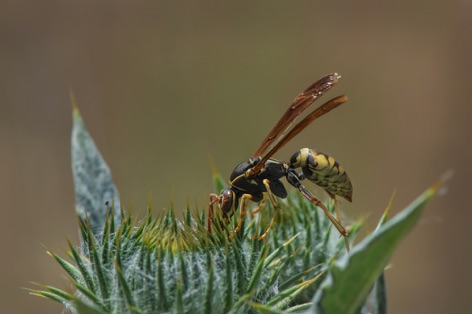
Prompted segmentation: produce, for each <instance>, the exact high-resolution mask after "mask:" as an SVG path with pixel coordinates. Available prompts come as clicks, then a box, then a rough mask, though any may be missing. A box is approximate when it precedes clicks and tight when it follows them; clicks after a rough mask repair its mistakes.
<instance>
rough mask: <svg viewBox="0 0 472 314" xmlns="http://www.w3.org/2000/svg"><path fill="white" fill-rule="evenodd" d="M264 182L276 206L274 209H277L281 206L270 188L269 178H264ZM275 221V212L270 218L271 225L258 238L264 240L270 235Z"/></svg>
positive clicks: (273, 204) (271, 200)
mask: <svg viewBox="0 0 472 314" xmlns="http://www.w3.org/2000/svg"><path fill="white" fill-rule="evenodd" d="M262 183H264V185H265V187H266V190H267V194H268V195H269V200H270V202H271V203H272V206H274V210H277V208H278V207H279V206H278V205H277V201H276V200H275V197H274V193H272V191H271V189H270V186H269V180H267V179H264V180H263V181H262ZM274 221H275V213H274V214H273V215H272V218H271V219H270V223H269V227H268V228H267V230H266V231H265V232H264V233H263V234H262V235H260V236H259V237H258V238H257V239H258V240H263V239H264V238H265V237H267V236H268V235H269V232H270V229H272V226H273V225H274Z"/></svg>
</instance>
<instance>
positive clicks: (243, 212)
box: [229, 194, 252, 239]
mask: <svg viewBox="0 0 472 314" xmlns="http://www.w3.org/2000/svg"><path fill="white" fill-rule="evenodd" d="M247 199H248V200H252V195H251V194H243V195H242V196H241V199H240V200H239V202H240V203H239V221H238V225H237V226H236V228H234V230H233V231H231V235H230V236H229V238H230V239H232V238H233V237H234V236H235V235H236V233H237V232H238V231H239V230H240V229H241V227H242V225H243V222H244V220H245V218H246V200H247Z"/></svg>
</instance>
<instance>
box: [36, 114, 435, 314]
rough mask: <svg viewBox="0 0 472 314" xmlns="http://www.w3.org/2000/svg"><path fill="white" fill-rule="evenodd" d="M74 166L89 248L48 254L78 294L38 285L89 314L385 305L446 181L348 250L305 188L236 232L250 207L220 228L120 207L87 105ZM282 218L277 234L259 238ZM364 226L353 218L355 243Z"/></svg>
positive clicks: (76, 136) (381, 308)
mask: <svg viewBox="0 0 472 314" xmlns="http://www.w3.org/2000/svg"><path fill="white" fill-rule="evenodd" d="M72 163H73V169H74V171H73V172H74V183H75V188H76V198H77V201H76V206H77V214H78V217H79V229H80V233H81V240H82V241H81V245H80V249H76V247H75V246H74V245H73V244H72V243H69V248H70V253H69V259H71V260H72V263H71V262H69V261H67V260H66V259H64V258H62V257H60V256H59V255H57V254H55V253H52V252H49V254H50V255H51V256H52V257H53V258H54V259H55V260H56V261H57V262H58V263H59V264H60V265H61V266H62V268H64V270H65V271H66V272H67V273H68V274H69V275H70V277H71V284H72V289H73V291H72V292H67V291H64V290H62V289H58V288H55V287H51V286H42V289H39V290H32V293H33V294H35V295H39V296H42V297H46V298H48V299H52V300H54V301H57V302H60V303H62V304H64V306H65V307H66V309H68V310H69V311H70V312H72V313H81V314H84V313H88V314H90V313H289V312H300V311H306V313H364V312H369V313H373V314H375V313H378V314H381V313H386V295H385V287H384V279H383V275H382V274H383V269H384V267H385V266H386V265H387V263H388V260H389V257H390V256H391V254H392V253H393V251H394V249H395V248H396V247H397V245H398V243H399V242H400V240H401V239H402V238H404V236H405V235H406V234H407V233H408V231H409V230H411V228H412V227H413V226H414V224H415V223H416V221H417V220H418V219H419V216H420V214H421V212H422V209H423V208H424V205H425V204H426V203H427V202H428V201H429V200H430V199H431V198H432V197H433V196H434V195H435V194H436V192H437V191H438V189H439V188H440V186H441V185H442V183H443V181H444V179H442V180H440V181H439V182H438V183H437V184H435V185H434V186H433V187H431V188H430V189H428V190H427V191H426V192H424V193H423V194H422V195H421V196H420V197H419V198H418V199H417V200H415V201H414V202H413V203H412V204H411V205H410V206H408V207H407V208H406V209H405V210H404V211H402V212H401V213H400V214H398V215H396V216H395V217H394V218H393V219H392V220H390V221H388V222H385V221H386V216H387V213H388V210H387V211H386V213H385V215H384V217H383V218H382V220H381V223H380V224H379V225H381V226H379V228H378V229H377V230H376V231H375V232H373V233H372V234H371V235H369V236H367V237H366V238H365V239H364V240H362V241H361V242H360V243H359V244H357V245H355V246H354V247H353V248H352V250H351V252H350V253H349V254H347V252H346V250H345V248H344V241H343V239H342V237H340V236H339V234H338V233H337V232H336V230H333V228H332V225H331V224H330V222H329V220H328V219H327V217H326V216H325V215H324V214H323V213H322V212H321V211H320V210H319V209H318V208H316V207H315V206H314V205H313V204H312V203H311V202H309V201H307V200H306V199H304V198H303V197H301V196H300V195H299V194H298V193H296V191H292V192H291V193H289V196H288V198H287V199H286V200H280V205H281V206H280V207H281V208H280V209H278V210H277V211H274V209H273V208H271V206H270V202H268V203H269V204H267V205H265V206H264V207H263V208H262V210H261V211H260V213H259V214H258V215H257V216H255V217H254V218H251V217H250V215H248V217H247V218H246V219H245V224H244V225H243V228H241V229H240V230H239V231H238V233H237V234H235V235H234V236H232V234H231V230H233V229H234V226H235V224H236V223H237V220H238V219H239V217H238V216H239V214H236V215H235V216H234V217H233V219H232V222H231V224H232V225H230V226H228V228H223V227H221V226H220V224H218V223H214V224H213V228H212V229H213V230H212V232H209V231H208V229H207V225H206V223H207V217H206V215H205V213H204V212H203V213H198V212H192V211H190V210H188V209H187V210H186V211H185V213H184V217H183V219H177V218H176V217H175V215H174V212H173V211H172V210H169V211H167V212H166V213H165V214H162V215H160V216H158V217H157V218H153V216H152V209H149V210H148V214H147V216H146V217H145V218H144V219H143V220H142V221H141V222H140V223H137V222H136V219H135V218H133V217H132V215H131V214H130V213H125V212H124V211H122V210H121V209H120V208H118V207H117V206H114V205H116V204H118V202H119V198H118V195H117V193H118V192H117V189H116V187H115V186H114V184H113V181H112V178H111V173H110V171H109V169H108V167H107V165H106V163H105V161H104V160H103V158H102V157H101V155H100V153H99V152H98V150H97V148H96V146H95V145H94V143H93V140H92V138H91V137H90V135H89V134H88V132H87V131H86V129H85V127H84V124H83V121H82V119H81V117H80V114H79V113H78V110H77V109H76V108H75V109H74V128H73V132H72ZM87 173H88V174H89V176H90V174H92V176H93V175H94V174H97V177H94V178H90V177H89V176H87V175H86V174H87ZM214 183H215V186H216V187H217V190H221V188H222V187H223V185H224V183H223V181H222V179H221V177H220V176H219V175H215V177H214ZM90 191H94V192H95V193H92V192H90ZM97 191H98V192H99V193H96V192H97ZM94 204H95V205H94ZM96 204H103V206H101V207H100V208H96V206H97V205H96ZM105 204H106V205H105ZM332 205H333V204H332V203H331V204H330V207H332ZM331 210H332V208H331ZM272 215H275V217H276V222H275V224H274V226H273V228H272V230H271V232H270V233H269V236H268V237H266V238H265V239H264V240H263V241H260V240H257V236H255V235H260V234H262V233H263V232H264V231H265V230H266V229H267V226H268V222H269V221H270V218H271V217H272ZM88 217H92V218H93V219H88ZM359 227H360V223H354V224H352V225H351V227H350V241H351V242H352V241H353V238H354V235H355V234H356V232H357V230H358V229H359ZM332 230H333V231H332Z"/></svg>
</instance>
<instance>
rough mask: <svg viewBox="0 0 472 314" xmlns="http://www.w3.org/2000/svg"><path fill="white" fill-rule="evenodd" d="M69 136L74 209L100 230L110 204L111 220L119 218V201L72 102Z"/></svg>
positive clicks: (106, 171)
mask: <svg viewBox="0 0 472 314" xmlns="http://www.w3.org/2000/svg"><path fill="white" fill-rule="evenodd" d="M73 102H74V101H73ZM71 140H72V174H73V177H74V186H75V197H76V200H75V203H76V204H75V207H76V213H77V215H78V216H79V217H80V218H81V219H84V220H85V219H88V221H89V223H90V227H91V228H92V231H93V233H94V234H95V235H97V234H99V233H100V232H101V231H102V229H103V226H104V224H105V220H106V216H107V211H109V210H110V209H111V208H113V211H114V215H115V222H117V223H118V222H119V221H120V201H119V196H118V190H117V189H116V187H115V185H114V184H113V180H112V177H111V172H110V169H109V168H108V166H107V164H106V163H105V161H104V159H103V157H102V155H101V154H100V152H99V151H98V149H97V147H96V146H95V143H94V141H93V139H92V137H91V136H90V134H89V133H88V131H87V130H86V128H85V125H84V122H83V120H82V117H81V116H80V113H79V110H78V109H77V106H75V103H74V111H73V127H72V138H71Z"/></svg>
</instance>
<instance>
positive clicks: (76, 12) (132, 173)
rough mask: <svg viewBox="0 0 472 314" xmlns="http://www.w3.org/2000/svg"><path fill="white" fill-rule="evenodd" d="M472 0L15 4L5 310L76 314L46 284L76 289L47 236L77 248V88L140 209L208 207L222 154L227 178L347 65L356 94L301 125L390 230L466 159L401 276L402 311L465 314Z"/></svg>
mask: <svg viewBox="0 0 472 314" xmlns="http://www.w3.org/2000/svg"><path fill="white" fill-rule="evenodd" d="M471 24H472V3H471V2H470V1H443V2H439V1H438V2H421V1H416V2H414V1H407V0H402V1H391V2H387V1H383V2H381V3H379V2H378V1H362V2H356V3H353V2H350V1H317V2H314V1H297V2H296V3H295V2H290V3H289V2H284V3H282V2H274V1H258V2H257V4H255V3H252V2H245V1H238V2H233V3H225V4H223V3H220V2H218V1H214V2H207V3H194V2H190V1H188V2H186V3H170V1H169V2H164V1H155V2H154V3H151V2H146V3H141V4H136V3H134V2H133V3H132V2H129V3H127V2H121V1H115V2H113V3H111V2H110V3H104V2H99V3H96V2H88V1H80V2H75V3H71V2H70V1H68V2H64V1H2V3H1V4H0V47H1V48H0V145H1V146H0V148H1V152H0V210H1V215H2V219H1V228H0V239H1V240H0V241H1V243H0V245H1V248H2V251H3V254H2V258H1V259H0V269H2V279H1V281H0V311H1V312H2V313H61V311H62V307H61V306H60V305H58V304H55V303H53V302H51V301H46V300H42V299H40V298H36V297H33V296H29V295H28V292H27V291H25V290H22V289H21V287H33V286H32V284H30V281H35V282H40V283H44V284H51V285H56V286H59V287H62V288H66V287H68V281H67V279H65V278H64V277H65V276H64V272H62V271H61V270H60V268H59V266H58V265H57V264H56V263H55V262H54V261H53V260H52V258H50V257H49V256H47V255H46V254H45V248H44V247H43V246H42V245H44V246H47V248H49V249H52V250H54V251H56V252H58V253H61V254H62V255H64V252H65V248H66V238H69V239H71V240H72V241H74V242H75V243H77V226H76V221H75V217H74V194H73V185H72V177H71V170H70V143H69V138H70V129H71V107H70V100H69V87H72V88H73V90H74V91H75V94H76V97H77V100H78V103H79V107H80V110H81V113H82V115H83V117H84V119H85V121H86V124H87V126H88V129H89V131H90V132H91V133H92V135H93V137H94V138H95V140H96V143H97V145H98V147H99V148H100V150H101V151H102V153H103V155H104V157H105V159H106V160H107V162H108V164H109V165H110V167H111V169H112V171H113V174H114V179H115V182H116V184H117V186H118V188H119V190H120V192H121V197H122V200H123V202H124V204H125V205H127V206H132V208H133V210H134V211H136V212H141V213H143V212H144V209H145V206H146V204H147V199H148V195H149V194H150V193H152V197H153V203H154V207H155V208H156V209H159V210H160V209H162V208H166V207H168V206H169V204H170V202H171V201H172V200H173V202H174V206H175V208H176V209H177V210H180V209H182V208H184V207H185V205H186V204H187V202H188V203H190V204H191V206H192V207H194V204H196V205H197V206H198V207H199V208H202V207H203V206H204V205H205V203H206V202H207V199H208V193H210V192H213V191H212V185H211V167H210V162H209V156H211V158H212V159H213V160H214V162H215V164H216V165H217V167H218V169H219V170H220V171H221V173H222V174H224V175H225V176H226V177H227V176H229V174H230V173H231V171H232V170H233V168H234V166H235V165H236V164H238V163H239V162H241V161H243V160H245V159H246V158H248V157H249V156H250V154H251V153H252V152H254V151H255V149H256V148H257V146H258V145H259V144H260V142H261V141H262V139H263V138H264V137H265V135H266V134H267V132H268V131H269V130H270V128H271V127H272V126H273V125H274V124H275V122H276V121H277V119H278V118H280V116H281V114H282V113H283V112H284V110H285V109H286V107H287V106H288V104H289V103H290V102H291V101H292V100H293V98H294V97H295V96H296V95H297V94H298V93H299V92H300V91H301V90H303V89H304V88H305V87H307V86H308V85H309V84H311V83H312V82H313V81H315V80H316V79H318V78H320V77H321V76H322V75H324V74H327V73H330V72H334V71H336V72H339V73H340V74H342V77H343V78H342V80H341V83H340V84H339V85H338V86H337V87H336V88H335V89H334V90H332V91H331V92H330V93H329V95H328V96H326V98H325V100H326V99H328V98H331V97H333V96H335V95H339V94H341V93H346V94H347V95H349V98H350V101H349V102H348V103H347V104H346V105H344V106H343V107H341V108H339V109H337V110H335V111H333V112H332V113H330V114H329V115H327V116H326V117H323V118H322V119H320V120H319V121H317V122H316V123H314V124H313V125H311V126H310V127H309V128H308V129H307V130H305V131H304V132H303V133H302V134H300V135H299V136H298V137H297V138H296V139H295V140H293V141H292V142H291V143H290V144H289V145H287V147H285V148H284V149H283V150H282V151H281V152H280V153H279V154H278V155H277V157H278V158H280V159H288V158H289V157H290V156H291V154H292V153H294V152H295V151H296V150H297V149H299V148H301V147H305V146H308V147H312V148H316V149H318V150H321V151H324V152H328V153H330V154H332V155H333V156H335V157H336V158H337V160H338V161H340V162H341V163H342V164H343V165H344V167H345V168H347V169H348V172H349V174H350V176H351V178H352V180H353V182H354V187H355V193H354V202H353V203H352V204H349V203H346V202H345V203H344V204H343V208H344V210H345V212H347V214H348V216H349V217H351V218H353V219H355V218H359V217H367V218H368V221H369V224H368V227H367V228H365V229H364V230H365V232H368V231H369V230H368V229H369V228H370V229H371V228H373V226H374V225H375V223H376V221H377V220H378V218H379V217H380V215H381V213H382V211H383V210H384V208H385V206H386V205H387V203H388V200H389V198H390V196H391V194H392V192H393V190H394V189H395V188H397V196H396V198H395V201H394V205H393V209H392V210H393V212H394V213H396V212H398V211H399V210H401V209H402V208H403V207H404V206H405V205H407V204H408V203H409V202H410V201H412V200H413V199H414V198H415V197H416V196H417V195H419V194H420V193H421V192H422V191H423V190H424V189H426V188H427V187H428V186H429V185H431V184H432V183H433V182H434V181H435V180H436V179H437V178H438V177H439V176H440V175H441V174H442V173H444V172H446V171H447V170H450V169H452V170H454V178H453V179H452V180H451V181H450V182H449V183H448V191H447V193H446V194H445V195H443V196H442V197H438V198H436V199H434V201H433V202H432V203H431V204H430V205H429V206H428V208H427V211H426V212H425V214H424V216H423V219H422V221H421V223H420V224H419V225H418V226H417V228H416V229H415V230H414V231H413V232H412V233H411V234H410V235H409V237H408V238H407V240H406V241H405V242H403V243H402V244H401V246H400V248H399V250H398V251H397V252H396V253H395V255H394V256H393V258H392V261H391V262H392V265H393V267H392V268H391V269H389V270H388V272H387V280H388V294H389V309H390V313H429V314H433V313H465V312H466V309H467V308H470V305H469V303H470V300H471V297H472V292H471V283H472V272H471V270H470V266H471V262H472V259H471V255H472V252H471V245H470V242H468V241H467V238H468V237H469V225H470V221H471V218H472V217H471V210H470V206H469V205H468V204H469V203H470V196H471V192H472V189H471V188H470V181H471V180H470V176H471V175H472V173H471V167H470V162H471V161H470V160H471V159H470V158H471V144H470V133H471V130H472V128H471V127H470V121H471V117H470V115H471V114H472V110H471V107H472V105H471V104H470V98H471V96H470V89H471V80H470V72H471V66H472V62H471V60H470V56H471V54H472V41H471V30H472V29H471Z"/></svg>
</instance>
